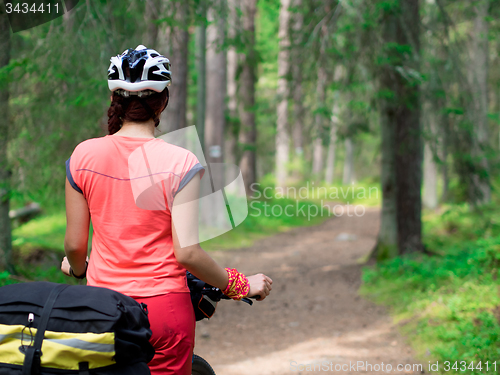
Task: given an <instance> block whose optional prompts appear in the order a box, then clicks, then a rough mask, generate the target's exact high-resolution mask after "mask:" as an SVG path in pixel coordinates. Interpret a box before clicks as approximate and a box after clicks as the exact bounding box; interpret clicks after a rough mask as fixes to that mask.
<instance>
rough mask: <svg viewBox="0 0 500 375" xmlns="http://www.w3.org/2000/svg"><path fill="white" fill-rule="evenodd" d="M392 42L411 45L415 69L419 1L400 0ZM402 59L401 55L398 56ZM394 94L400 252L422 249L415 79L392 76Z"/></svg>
mask: <svg viewBox="0 0 500 375" xmlns="http://www.w3.org/2000/svg"><path fill="white" fill-rule="evenodd" d="M400 9H401V17H400V18H399V24H398V32H397V33H396V42H397V43H398V44H399V45H407V46H411V49H412V53H411V54H410V60H407V59H406V64H407V66H408V67H411V68H412V69H414V70H416V71H419V53H420V14H419V1H418V0H414V1H400ZM402 58H404V57H402ZM395 78H396V80H395V82H394V84H395V88H394V89H395V90H394V91H395V93H396V98H398V100H399V106H398V109H397V111H396V115H395V124H396V139H395V141H396V145H397V147H396V155H395V157H396V163H395V164H396V185H397V190H396V191H397V198H396V207H397V217H398V249H399V253H400V254H406V253H410V252H419V251H423V250H424V248H423V244H422V218H421V214H422V199H421V187H422V130H421V124H420V90H419V83H418V82H408V79H407V78H405V77H403V76H402V75H401V74H397V75H396V76H395Z"/></svg>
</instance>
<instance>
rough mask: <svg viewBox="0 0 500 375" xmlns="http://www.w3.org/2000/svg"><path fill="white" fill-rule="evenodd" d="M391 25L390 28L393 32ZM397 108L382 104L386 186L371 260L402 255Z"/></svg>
mask: <svg viewBox="0 0 500 375" xmlns="http://www.w3.org/2000/svg"><path fill="white" fill-rule="evenodd" d="M390 26H394V24H393V25H386V28H387V29H389V30H390V28H391V27H390ZM382 72H383V74H381V82H382V85H383V86H385V85H387V84H388V83H389V82H390V80H391V74H390V71H389V69H388V67H386V68H385V69H383V70H382ZM395 112H396V109H395V108H394V106H393V105H392V103H390V102H389V101H388V100H383V101H382V111H381V114H380V130H381V138H382V144H381V147H380V149H381V151H382V162H381V167H382V168H381V173H380V185H381V187H382V211H381V217H380V230H379V233H378V237H377V244H376V245H375V248H374V250H373V252H372V254H371V256H370V257H371V258H373V259H376V260H377V261H382V260H384V259H389V258H394V257H396V256H397V255H398V221H397V209H396V165H395V161H396V160H395V154H396V143H395V142H396V141H395V139H396V132H395V124H394V116H395Z"/></svg>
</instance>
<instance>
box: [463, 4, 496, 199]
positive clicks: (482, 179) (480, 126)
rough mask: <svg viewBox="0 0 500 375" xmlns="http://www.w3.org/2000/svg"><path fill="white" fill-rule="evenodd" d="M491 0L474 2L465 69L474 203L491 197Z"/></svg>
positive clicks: (470, 190) (471, 193) (471, 187)
mask: <svg viewBox="0 0 500 375" xmlns="http://www.w3.org/2000/svg"><path fill="white" fill-rule="evenodd" d="M489 5H490V0H479V1H478V2H476V3H475V4H474V12H475V18H474V28H473V31H472V33H471V38H472V43H471V47H470V51H469V53H470V58H469V67H468V69H467V74H468V77H467V78H468V81H469V86H470V88H471V98H470V101H469V103H470V104H471V106H472V108H470V110H469V114H470V117H469V125H468V126H470V127H472V150H471V156H472V158H473V163H474V164H475V165H474V167H473V171H472V176H471V177H470V179H471V181H470V187H469V200H470V201H471V203H473V204H482V203H487V202H489V201H490V199H491V189H490V181H489V176H488V174H489V166H488V159H487V157H486V155H485V154H486V147H487V144H488V58H489V54H488V20H487V16H488V9H489Z"/></svg>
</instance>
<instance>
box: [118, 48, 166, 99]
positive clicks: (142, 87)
mask: <svg viewBox="0 0 500 375" xmlns="http://www.w3.org/2000/svg"><path fill="white" fill-rule="evenodd" d="M171 82H172V76H171V72H170V61H169V59H167V58H166V57H165V56H162V55H161V54H159V53H158V52H157V51H155V50H154V49H151V48H147V47H145V46H143V45H142V44H141V45H139V46H137V48H136V49H135V50H134V49H132V48H129V49H128V50H126V51H124V52H123V53H122V54H121V55H117V56H113V57H112V58H111V65H110V66H109V69H108V87H109V89H110V90H111V91H113V92H116V93H117V94H119V95H121V96H124V97H129V96H131V95H137V96H139V97H143V96H148V95H151V94H154V93H155V92H162V91H163V90H164V89H165V88H166V87H167V86H170V84H171Z"/></svg>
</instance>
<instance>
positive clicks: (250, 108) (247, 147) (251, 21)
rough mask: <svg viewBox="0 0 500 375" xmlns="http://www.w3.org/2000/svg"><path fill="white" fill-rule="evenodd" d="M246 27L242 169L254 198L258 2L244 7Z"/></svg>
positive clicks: (247, 0) (242, 76) (252, 0)
mask: <svg viewBox="0 0 500 375" xmlns="http://www.w3.org/2000/svg"><path fill="white" fill-rule="evenodd" d="M241 8H242V25H243V41H244V48H245V53H244V54H241V56H242V62H241V66H242V69H241V74H240V87H239V98H240V103H239V112H240V120H241V128H240V134H239V141H240V144H241V145H242V147H243V151H242V155H241V160H240V169H241V172H242V175H243V180H244V182H245V191H246V193H247V195H251V193H252V191H251V189H250V187H251V186H252V184H253V183H255V182H256V179H257V176H256V161H255V141H256V137H257V131H256V127H255V112H254V111H255V109H254V106H255V74H256V72H255V69H256V66H257V54H256V51H255V13H256V12H257V0H245V1H244V2H243V3H242V6H241Z"/></svg>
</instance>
